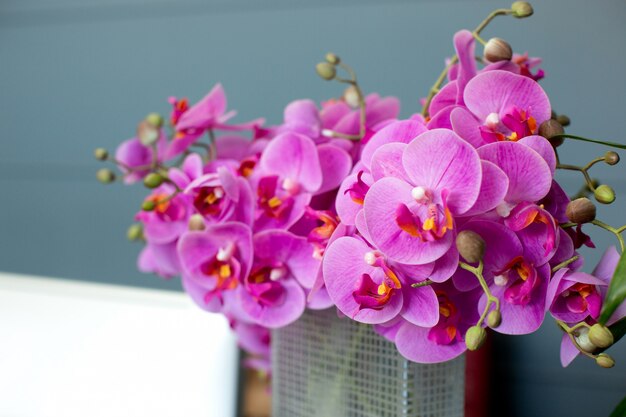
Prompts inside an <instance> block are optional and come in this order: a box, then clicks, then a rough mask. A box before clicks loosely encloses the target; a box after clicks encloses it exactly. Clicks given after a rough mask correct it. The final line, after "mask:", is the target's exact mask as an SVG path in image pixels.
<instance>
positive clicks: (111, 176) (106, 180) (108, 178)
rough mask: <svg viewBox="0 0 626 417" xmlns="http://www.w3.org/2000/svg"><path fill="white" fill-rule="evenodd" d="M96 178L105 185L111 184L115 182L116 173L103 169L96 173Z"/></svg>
mask: <svg viewBox="0 0 626 417" xmlns="http://www.w3.org/2000/svg"><path fill="white" fill-rule="evenodd" d="M96 178H97V179H98V181H100V182H101V183H103V184H110V183H112V182H113V181H115V173H114V172H113V171H111V170H110V169H108V168H102V169H100V170H98V172H96Z"/></svg>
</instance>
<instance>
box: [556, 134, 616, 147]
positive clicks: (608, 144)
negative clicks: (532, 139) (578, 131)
mask: <svg viewBox="0 0 626 417" xmlns="http://www.w3.org/2000/svg"><path fill="white" fill-rule="evenodd" d="M553 138H564V139H574V140H580V141H583V142H590V143H597V144H599V145H605V146H611V147H613V148H618V149H626V145H622V144H621V143H615V142H608V141H603V140H597V139H590V138H585V137H583V136H576V135H569V134H567V133H562V134H560V135H554V136H553Z"/></svg>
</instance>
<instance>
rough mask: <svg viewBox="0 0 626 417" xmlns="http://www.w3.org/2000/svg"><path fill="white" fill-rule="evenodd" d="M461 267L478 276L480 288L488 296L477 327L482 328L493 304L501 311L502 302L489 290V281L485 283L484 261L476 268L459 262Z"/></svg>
mask: <svg viewBox="0 0 626 417" xmlns="http://www.w3.org/2000/svg"><path fill="white" fill-rule="evenodd" d="M459 266H460V267H461V268H463V269H465V270H466V271H469V272H471V273H472V274H474V275H475V276H476V278H477V279H478V282H479V283H480V286H481V287H482V289H483V292H484V293H485V295H486V296H487V305H485V309H484V310H483V313H482V314H481V316H480V319H479V320H478V323H476V325H477V326H480V325H481V324H482V323H483V322H484V321H485V318H486V317H487V314H488V313H489V310H490V309H491V304H495V305H496V310H500V300H499V299H498V297H495V296H494V295H493V294H492V293H491V290H490V289H489V286H488V285H487V281H485V277H484V276H483V268H484V264H483V261H482V259H481V260H480V261H479V262H478V267H474V266H472V265H470V264H466V263H465V262H459Z"/></svg>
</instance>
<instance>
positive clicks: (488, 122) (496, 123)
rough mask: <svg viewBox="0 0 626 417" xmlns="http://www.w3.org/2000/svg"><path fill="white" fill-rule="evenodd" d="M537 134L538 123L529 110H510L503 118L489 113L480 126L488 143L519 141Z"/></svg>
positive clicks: (512, 108)
mask: <svg viewBox="0 0 626 417" xmlns="http://www.w3.org/2000/svg"><path fill="white" fill-rule="evenodd" d="M536 133H537V121H536V120H535V118H534V117H532V116H531V115H530V111H529V110H528V109H526V110H523V109H519V108H517V107H514V106H513V107H511V108H510V109H508V110H507V111H506V112H505V113H504V115H503V116H502V118H500V116H499V115H498V113H489V115H487V117H486V118H485V122H484V124H483V125H482V126H480V135H481V136H482V138H483V139H484V140H485V141H487V142H500V141H506V140H509V141H518V140H520V139H522V138H524V137H526V136H530V135H534V134H536Z"/></svg>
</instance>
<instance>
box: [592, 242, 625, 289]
mask: <svg viewBox="0 0 626 417" xmlns="http://www.w3.org/2000/svg"><path fill="white" fill-rule="evenodd" d="M619 259H620V254H619V252H618V251H617V249H616V248H615V246H609V247H608V248H607V249H606V251H605V252H604V254H603V255H602V258H601V259H600V262H598V265H597V266H596V267H595V269H594V270H593V275H594V276H596V277H598V278H600V279H601V280H602V281H603V282H605V283H606V285H608V284H609V283H610V282H611V279H612V278H613V274H614V273H615V268H617V264H618V262H619Z"/></svg>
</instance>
